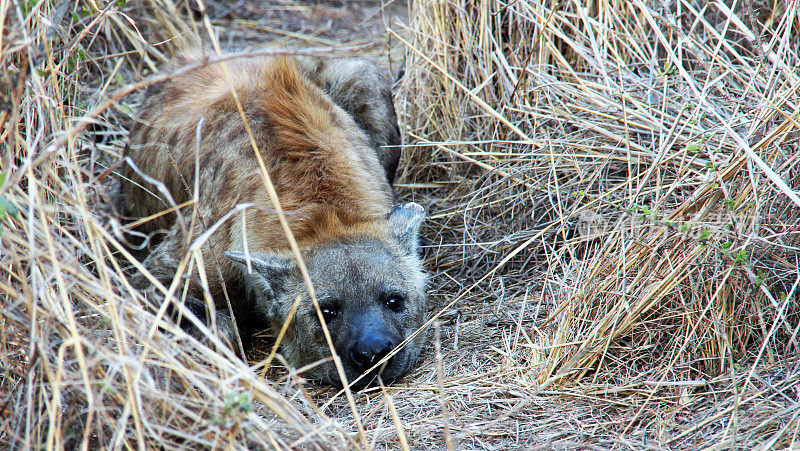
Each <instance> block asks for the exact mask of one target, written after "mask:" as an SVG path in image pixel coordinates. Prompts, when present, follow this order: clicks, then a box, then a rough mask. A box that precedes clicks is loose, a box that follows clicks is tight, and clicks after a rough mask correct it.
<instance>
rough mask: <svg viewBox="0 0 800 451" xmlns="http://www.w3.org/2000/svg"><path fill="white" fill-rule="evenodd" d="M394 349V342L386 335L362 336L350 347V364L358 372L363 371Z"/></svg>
mask: <svg viewBox="0 0 800 451" xmlns="http://www.w3.org/2000/svg"><path fill="white" fill-rule="evenodd" d="M394 347H395V342H394V340H392V339H391V338H389V337H387V336H386V335H382V334H380V333H372V334H369V335H364V336H362V337H361V338H359V339H358V340H356V342H355V343H354V344H353V345H352V346H351V347H350V350H349V352H348V357H349V358H350V363H352V364H353V366H355V367H356V369H358V370H359V371H362V372H363V371H365V370H367V369H369V368H370V367H371V366H372V365H374V364H376V363H378V362H380V360H381V359H382V358H384V357H386V355H387V354H389V353H390V352H391V351H392V349H394Z"/></svg>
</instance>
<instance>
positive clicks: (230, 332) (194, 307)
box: [131, 224, 236, 343]
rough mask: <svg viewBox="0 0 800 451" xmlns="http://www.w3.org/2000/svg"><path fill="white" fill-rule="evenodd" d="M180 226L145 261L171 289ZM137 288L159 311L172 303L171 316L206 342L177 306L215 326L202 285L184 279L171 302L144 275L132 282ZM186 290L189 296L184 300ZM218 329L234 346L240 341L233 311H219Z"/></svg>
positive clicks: (161, 281)
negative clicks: (200, 286) (181, 306)
mask: <svg viewBox="0 0 800 451" xmlns="http://www.w3.org/2000/svg"><path fill="white" fill-rule="evenodd" d="M178 229H179V228H178V226H177V224H176V225H175V226H173V230H171V231H170V233H169V234H168V235H167V236H166V237H165V238H164V240H163V241H161V242H160V243H159V244H158V245H157V246H156V247H155V248H154V249H153V250H152V252H150V254H149V255H148V256H147V258H145V260H144V261H143V262H142V265H143V266H144V267H145V268H146V269H147V270H148V271H149V272H150V274H151V275H152V276H153V277H154V278H155V279H156V280H158V281H159V282H160V283H161V284H162V285H163V286H165V287H167V288H169V287H170V286H171V285H172V282H173V280H174V279H175V277H176V274H177V273H178V269H179V266H180V261H179V260H178V259H176V257H175V256H176V255H180V252H181V251H180V247H181V246H179V245H178V244H179V241H178V239H179V238H178V237H179V236H180V231H179V230H178ZM131 282H132V284H133V286H134V287H136V288H138V289H140V290H141V291H142V293H143V294H144V296H145V298H146V299H147V300H148V302H150V303H151V305H153V307H155V308H156V309H158V308H160V307H161V306H162V305H163V304H164V303H165V302H170V303H171V304H168V305H167V314H168V315H169V316H170V317H171V318H173V319H174V320H176V321H178V324H179V325H180V327H181V328H182V329H183V330H185V331H186V332H187V333H189V334H190V335H192V336H193V337H195V338H196V339H198V340H200V341H203V340H204V336H203V333H202V332H201V331H200V329H199V328H197V327H196V326H195V325H194V323H193V322H192V321H191V320H189V319H188V318H186V317H185V316H183V315H180V313H179V309H178V308H177V306H176V305H174V303H176V302H178V303H183V305H184V307H185V308H186V309H187V310H189V311H190V312H192V314H194V316H196V317H197V318H198V319H199V320H200V321H202V322H204V323H205V324H206V326H208V327H211V318H210V315H209V312H208V308H207V306H206V303H205V301H204V300H203V294H202V291H201V290H199V284H197V283H196V282H192V281H191V280H189V279H187V280H183V281H181V283H179V284H178V287H177V289H176V290H175V293H174V299H172V300H170V301H168V300H167V299H166V297H165V295H164V293H163V292H162V291H161V289H160V288H158V287H157V286H156V285H155V284H153V283H152V282H151V281H150V280H149V279H148V278H147V277H146V276H145V275H144V274H142V273H136V274H135V275H134V276H133V277H132V280H131ZM187 283H188V284H189V288H188V290H185V289H184V288H185V287H186V284H187ZM184 291H185V292H186V296H185V297H184V296H183V294H184ZM214 313H215V320H216V326H217V329H218V330H219V336H220V337H221V338H222V339H223V341H224V340H229V341H230V342H231V343H235V342H236V328H235V327H234V324H233V318H232V315H231V312H230V310H228V309H215V312H214Z"/></svg>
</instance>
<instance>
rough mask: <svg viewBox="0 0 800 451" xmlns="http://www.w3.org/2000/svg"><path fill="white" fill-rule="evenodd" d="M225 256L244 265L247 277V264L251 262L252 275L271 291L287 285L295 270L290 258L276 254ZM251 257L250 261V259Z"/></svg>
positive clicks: (243, 268) (232, 252)
mask: <svg viewBox="0 0 800 451" xmlns="http://www.w3.org/2000/svg"><path fill="white" fill-rule="evenodd" d="M225 256H226V257H228V258H230V259H231V260H233V261H235V262H237V263H239V264H241V265H242V271H243V272H244V273H245V278H246V277H247V276H246V275H247V262H248V260H249V261H250V268H252V270H253V272H252V274H254V275H256V276H257V280H258V281H259V282H260V283H261V284H262V285H265V287H264V288H266V289H267V290H269V291H274V290H275V288H276V287H280V286H282V285H285V284H286V279H287V278H288V277H289V276H290V275H291V273H292V270H293V269H294V262H293V261H292V259H290V258H286V257H281V256H278V255H274V254H264V253H253V252H250V253H249V255H246V254H245V253H244V252H236V251H228V252H225ZM248 257H249V259H248Z"/></svg>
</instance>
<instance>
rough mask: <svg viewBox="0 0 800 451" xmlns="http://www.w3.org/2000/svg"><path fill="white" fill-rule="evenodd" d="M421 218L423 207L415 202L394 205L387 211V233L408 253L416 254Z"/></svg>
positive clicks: (423, 214)
mask: <svg viewBox="0 0 800 451" xmlns="http://www.w3.org/2000/svg"><path fill="white" fill-rule="evenodd" d="M423 219H425V209H424V208H422V205H420V204H418V203H415V202H409V203H407V204H400V205H395V206H394V207H392V211H390V212H389V218H388V221H389V233H391V234H392V236H393V237H394V239H395V240H397V244H399V245H400V246H401V247H402V248H403V249H404V250H405V251H406V252H408V253H409V254H410V255H416V254H417V247H418V246H419V226H420V225H421V224H422V220H423Z"/></svg>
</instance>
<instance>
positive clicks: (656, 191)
mask: <svg viewBox="0 0 800 451" xmlns="http://www.w3.org/2000/svg"><path fill="white" fill-rule="evenodd" d="M122 3H124V2H119V4H118V2H116V1H111V2H95V1H87V2H80V3H77V4H76V3H75V2H69V1H56V0H40V1H38V2H37V1H35V0H34V1H30V0H20V1H18V2H12V1H9V0H0V26H2V29H1V30H0V68H3V72H2V74H0V96H1V97H0V149H2V155H0V158H1V159H0V164H2V166H1V167H0V173H2V174H3V176H0V177H3V178H4V181H3V182H2V183H0V196H2V197H0V224H1V225H2V229H1V231H0V352H2V353H0V364H1V366H0V445H4V447H9V448H12V449H16V448H27V447H46V448H48V449H50V448H74V447H78V446H85V447H87V448H89V447H92V448H94V447H96V446H97V445H102V446H109V447H113V448H115V449H118V448H122V447H125V448H129V447H130V448H168V449H172V448H190V449H195V448H216V447H226V448H227V447H233V448H259V447H265V448H273V447H275V448H285V447H304V448H342V447H354V448H366V447H389V446H391V447H395V448H397V447H400V448H406V447H410V448H419V449H427V448H432V447H435V448H444V447H448V446H453V447H462V448H510V447H539V446H541V447H557V448H576V447H585V448H609V447H617V448H657V449H662V448H703V447H722V448H731V447H734V448H745V449H751V448H753V447H760V448H784V449H790V448H797V447H798V446H800V437H799V436H798V434H799V433H800V430H799V429H800V360H799V359H798V354H799V353H800V347H798V342H800V308H798V303H797V295H798V293H797V292H798V289H797V287H798V284H799V282H800V271H798V266H800V255H798V246H800V232H798V231H799V230H800V228H799V227H798V225H800V224H798V219H797V218H798V216H799V214H800V199H798V196H799V195H800V172H798V168H799V167H800V100H798V99H800V92H798V90H800V73H798V71H797V68H798V67H800V40H798V39H797V36H798V35H800V19H798V17H800V10H798V8H800V4H798V2H796V1H795V2H781V1H777V3H774V4H773V3H768V4H765V5H761V4H754V5H750V2H745V4H744V5H739V6H736V7H733V8H732V9H730V8H727V7H724V6H719V5H715V4H710V5H706V3H705V2H696V3H687V2H683V1H680V2H678V3H676V4H665V6H662V5H661V4H657V3H644V2H643V1H642V0H632V1H630V2H622V1H611V2H608V1H604V2H594V3H590V4H587V5H584V6H585V7H584V6H580V7H579V6H578V5H577V4H576V3H574V2H561V3H557V2H543V1H532V2H530V1H516V2H514V1H509V2H498V1H488V0H487V1H475V2H466V1H443V0H437V1H432V0H418V1H416V2H413V4H412V10H411V11H410V12H409V16H408V22H407V24H404V23H403V21H402V20H394V19H393V17H392V12H396V11H398V8H400V6H399V5H398V4H394V3H392V4H386V5H384V6H385V8H384V9H382V10H381V9H380V8H377V5H378V4H377V2H376V3H369V2H367V3H369V4H367V3H365V4H363V5H358V6H353V7H352V8H351V9H347V8H339V7H337V6H335V5H321V6H317V7H315V8H312V7H311V6H308V5H305V4H304V3H303V2H300V3H296V2H291V4H290V2H274V3H272V4H261V3H259V2H248V3H243V4H242V5H240V6H241V7H240V8H239V9H237V10H235V11H231V10H230V8H228V7H227V6H226V5H229V3H232V2H214V1H212V2H206V3H205V4H204V7H206V8H207V11H206V14H204V13H203V7H198V6H195V5H198V4H199V2H198V3H195V2H194V1H192V2H190V3H191V5H192V6H191V8H189V7H187V6H186V5H185V4H184V3H183V2H176V3H172V1H171V0H147V1H145V0H142V1H140V2H128V3H126V4H122ZM134 3H136V4H134ZM364 5H366V6H364ZM369 5H372V6H373V7H375V8H373V9H368V8H367V6H369ZM357 8H363V9H364V11H365V12H364V15H363V16H362V17H361V18H362V19H367V20H368V22H367V23H368V24H375V23H379V24H384V23H385V24H386V25H388V27H389V28H388V29H386V30H385V32H381V33H380V34H378V35H377V38H374V39H375V40H377V42H378V43H379V45H378V46H373V47H371V50H370V52H371V53H372V54H375V55H384V60H386V57H385V55H390V59H391V61H389V65H391V66H396V65H397V63H398V58H397V55H400V54H405V55H406V58H407V59H406V64H405V76H404V78H403V79H402V81H401V82H400V85H399V86H398V91H397V101H398V110H399V112H400V113H401V118H400V122H401V128H402V129H403V130H404V134H405V142H406V144H407V147H406V152H405V160H404V161H405V164H404V165H403V172H402V175H401V178H400V180H399V183H398V186H399V190H400V192H401V195H402V196H403V197H404V198H406V199H409V200H415V201H417V202H420V203H423V204H424V205H426V207H427V209H428V211H429V220H428V222H427V227H426V229H425V234H426V236H427V238H428V239H429V240H430V241H431V242H432V245H431V246H430V248H429V250H428V251H429V254H428V255H429V257H428V262H427V263H428V267H429V268H430V270H431V273H432V275H433V282H432V286H431V299H432V302H431V304H432V305H431V318H432V325H431V327H430V329H431V331H430V332H428V333H429V337H430V338H431V346H430V349H429V350H428V352H427V354H426V356H425V360H424V361H423V362H422V363H421V365H420V367H419V369H417V370H416V371H415V372H413V373H412V374H411V375H410V376H408V377H406V378H405V379H404V380H403V381H401V383H398V384H395V385H393V386H387V387H379V388H375V389H371V390H368V391H366V392H363V393H357V394H355V399H354V403H352V402H350V403H349V402H347V400H346V399H345V396H342V394H340V393H337V391H336V390H334V389H331V388H327V387H320V386H318V385H315V384H313V383H305V382H304V381H303V379H302V374H300V373H298V371H295V370H286V369H284V368H282V367H280V366H275V365H273V366H272V367H270V368H266V369H265V368H263V363H260V362H259V359H257V358H256V357H258V356H260V355H261V354H260V353H261V352H263V354H264V355H267V354H268V353H269V347H268V346H265V348H264V349H263V350H256V351H254V355H253V360H252V361H250V362H244V361H242V360H240V359H238V358H236V357H235V355H233V354H232V352H231V351H229V350H227V349H226V348H225V347H222V346H213V345H211V346H210V347H209V345H206V344H203V343H199V342H197V341H195V340H193V339H192V338H191V337H189V336H187V335H186V334H184V333H183V332H182V331H181V330H179V329H177V328H176V327H175V326H174V325H171V324H170V323H169V322H168V321H166V320H163V319H160V320H159V319H157V318H156V317H155V315H156V312H153V311H152V310H151V309H150V308H149V307H147V306H146V305H145V303H144V302H142V299H141V295H140V294H139V293H137V292H135V290H133V289H132V288H131V286H130V285H129V284H128V282H127V279H126V274H127V273H126V271H127V270H129V269H130V268H131V267H132V265H134V264H135V263H134V262H135V261H136V260H135V259H134V258H133V256H132V255H130V253H129V249H127V248H125V247H124V246H122V245H121V244H119V239H120V237H121V235H120V230H121V227H122V225H121V223H120V221H119V218H118V217H116V215H115V213H114V211H113V209H112V208H111V207H110V206H111V205H114V199H113V192H114V189H113V187H114V186H113V185H114V183H113V176H111V175H110V174H111V173H112V171H113V169H114V167H115V166H114V165H115V164H117V163H118V162H119V152H120V149H121V145H123V144H124V142H125V139H126V125H125V124H126V122H127V120H128V117H129V114H130V113H131V112H132V111H134V110H135V107H136V105H137V104H138V102H139V97H138V96H139V94H137V93H138V92H140V91H141V88H142V87H144V86H146V85H147V84H148V83H149V82H151V81H152V80H153V79H152V78H146V77H148V76H149V75H150V74H152V73H153V71H155V70H156V69H157V67H159V65H160V64H161V63H162V62H164V61H165V60H166V59H167V58H168V56H169V55H171V54H172V53H174V52H175V51H176V50H177V49H178V48H180V47H181V46H185V45H187V44H192V43H194V44H196V43H199V42H205V41H206V40H207V39H208V36H209V30H212V29H213V30H217V31H218V32H219V36H220V41H221V42H222V43H223V45H225V44H226V43H233V44H234V45H237V46H242V45H245V44H254V43H255V44H259V45H261V46H263V45H265V44H266V43H265V42H258V39H259V38H258V37H259V36H265V37H266V38H269V39H272V38H275V37H276V33H277V36H278V37H280V36H283V38H281V39H283V40H282V41H281V44H296V45H313V46H316V47H319V46H320V45H323V46H325V47H328V46H333V47H341V46H342V45H343V44H357V45H359V44H364V43H368V42H370V38H369V36H366V37H365V35H364V33H361V34H359V30H361V31H363V30H364V29H365V28H366V26H365V25H362V24H360V23H354V24H352V29H353V30H355V31H354V33H353V35H352V36H350V37H351V38H352V39H350V40H349V42H343V40H342V33H341V32H340V31H339V32H338V34H335V35H327V34H325V32H324V28H317V29H316V31H314V29H307V28H304V26H300V27H299V28H296V29H293V28H291V26H289V25H291V24H293V23H294V22H292V20H293V19H292V17H295V18H296V17H300V18H301V19H302V20H305V21H306V22H301V23H302V24H305V23H312V22H313V21H314V20H316V16H315V15H318V14H322V13H325V14H333V13H337V14H339V13H341V12H342V11H352V10H358V9H357ZM320 11H321V12H320ZM358 11H361V10H358ZM291 14H296V15H297V16H290V15H291ZM337 17H338V16H337ZM54 18H55V20H54ZM276 18H277V19H276ZM290 19H292V20H290ZM276 21H277V22H276ZM322 22H323V23H324V20H323V21H322ZM54 23H55V24H56V25H53V24H54ZM276 24H277V25H276ZM281 24H287V27H286V28H285V29H278V25H281ZM406 25H407V26H406ZM381 29H383V27H381ZM321 30H322V31H321ZM287 36H288V37H289V38H291V40H288V38H286V37H287ZM345 36H346V34H345ZM266 38H265V39H266ZM143 39H144V40H143ZM145 41H146V42H145ZM153 44H157V45H153ZM344 50H347V48H344ZM322 51H325V52H329V51H332V49H323V50H322ZM210 53H212V54H213V53H214V52H213V50H210ZM143 77H144V78H143ZM131 94H132V95H131ZM156 324H157V325H159V326H160V328H159V327H154V325H156ZM278 360H280V359H278ZM262 373H263V374H265V375H266V377H263V375H262ZM353 405H354V406H355V411H354V409H353V408H352V406H353ZM356 419H359V420H360V421H358V420H356ZM357 423H360V424H361V425H362V426H357ZM359 430H361V431H363V432H359Z"/></svg>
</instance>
